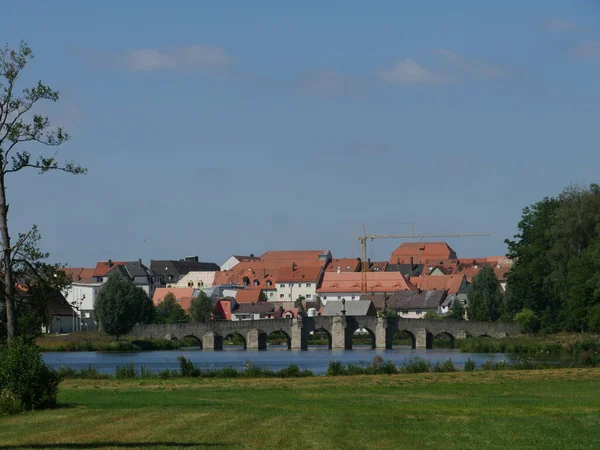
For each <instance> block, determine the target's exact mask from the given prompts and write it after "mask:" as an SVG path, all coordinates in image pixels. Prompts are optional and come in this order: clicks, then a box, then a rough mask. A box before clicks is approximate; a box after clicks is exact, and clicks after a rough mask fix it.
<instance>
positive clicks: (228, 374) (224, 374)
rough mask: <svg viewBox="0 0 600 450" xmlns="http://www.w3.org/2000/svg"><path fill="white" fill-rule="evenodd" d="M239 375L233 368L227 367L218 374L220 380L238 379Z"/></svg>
mask: <svg viewBox="0 0 600 450" xmlns="http://www.w3.org/2000/svg"><path fill="white" fill-rule="evenodd" d="M238 375H239V374H238V371H237V370H236V369H235V368H234V367H231V366H225V367H223V368H222V369H221V370H219V371H218V373H217V376H218V377H220V378H236V377H237V376H238Z"/></svg>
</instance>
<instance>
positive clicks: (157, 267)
mask: <svg viewBox="0 0 600 450" xmlns="http://www.w3.org/2000/svg"><path fill="white" fill-rule="evenodd" d="M219 270H220V267H219V266H218V265H217V264H215V263H212V262H201V261H198V257H197V256H188V257H186V258H183V259H180V260H179V261H176V260H150V272H152V275H153V276H154V277H157V278H158V280H159V282H160V285H161V287H166V286H175V285H176V284H177V283H178V282H179V280H181V279H182V278H183V277H184V276H185V275H187V274H188V273H189V272H217V271H219Z"/></svg>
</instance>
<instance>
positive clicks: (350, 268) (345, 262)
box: [325, 258, 360, 272]
mask: <svg viewBox="0 0 600 450" xmlns="http://www.w3.org/2000/svg"><path fill="white" fill-rule="evenodd" d="M338 267H339V268H340V272H358V271H360V259H357V258H338V259H332V260H331V262H330V263H329V264H328V265H327V269H325V271H326V272H337V271H338Z"/></svg>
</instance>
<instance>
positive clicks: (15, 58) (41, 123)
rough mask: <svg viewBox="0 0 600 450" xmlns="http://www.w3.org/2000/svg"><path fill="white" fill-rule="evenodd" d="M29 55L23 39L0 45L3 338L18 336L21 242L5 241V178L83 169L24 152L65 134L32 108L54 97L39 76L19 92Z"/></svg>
mask: <svg viewBox="0 0 600 450" xmlns="http://www.w3.org/2000/svg"><path fill="white" fill-rule="evenodd" d="M32 58H33V54H32V52H31V48H29V46H28V45H27V44H25V43H24V42H21V44H20V45H19V47H18V48H17V49H11V48H9V47H8V45H6V46H5V47H4V48H0V235H1V236H2V247H1V253H2V258H1V266H0V272H2V273H3V281H4V282H3V286H2V291H3V295H2V298H3V309H4V312H5V314H6V321H5V327H6V335H7V338H8V339H14V338H15V337H17V336H18V317H17V296H16V287H15V282H16V281H19V280H18V279H17V278H16V277H15V274H14V270H15V259H19V256H18V250H19V248H21V246H22V244H23V243H22V241H21V239H18V240H17V242H16V243H15V244H14V245H12V244H11V239H10V232H9V229H8V204H9V202H8V197H7V189H6V188H7V185H6V181H7V180H6V177H7V175H9V174H15V173H18V172H21V171H23V170H25V169H37V170H39V172H40V173H46V172H51V171H62V172H66V173H70V174H74V175H77V174H83V173H85V172H86V169H84V168H82V167H80V166H76V165H75V164H73V163H72V162H65V163H62V164H61V163H59V161H57V160H56V159H55V155H56V151H54V150H52V151H51V153H49V154H48V155H47V156H44V155H43V154H39V155H38V156H37V157H36V156H35V155H33V154H32V153H31V151H30V148H31V147H32V146H33V145H34V144H43V145H42V146H41V148H48V147H57V146H59V145H61V144H63V143H64V142H66V141H67V140H68V139H69V135H68V134H67V133H65V132H64V131H63V129H62V128H61V127H57V128H53V127H51V124H50V120H49V119H48V118H47V117H44V116H41V115H39V114H36V113H35V112H34V111H35V109H36V106H37V104H38V102H39V101H43V100H49V101H52V102H56V101H58V99H59V93H58V92H57V91H54V90H53V89H51V88H50V87H49V86H46V85H44V84H42V82H41V81H39V82H38V83H37V85H36V86H34V87H32V88H29V89H23V90H22V91H21V92H20V93H19V89H20V88H19V87H18V81H19V77H20V75H22V72H23V71H24V69H25V67H26V66H27V63H28V62H29V61H30V60H31V59H32ZM17 198H18V197H17ZM30 233H31V232H30ZM28 234H29V233H28ZM28 234H26V235H22V236H27V235H28Z"/></svg>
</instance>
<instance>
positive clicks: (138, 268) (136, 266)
mask: <svg viewBox="0 0 600 450" xmlns="http://www.w3.org/2000/svg"><path fill="white" fill-rule="evenodd" d="M123 265H124V266H125V270H126V271H127V274H128V275H129V277H130V278H135V277H149V276H151V275H150V271H149V270H148V268H147V267H146V266H145V265H144V264H142V262H141V261H125V264H123Z"/></svg>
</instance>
